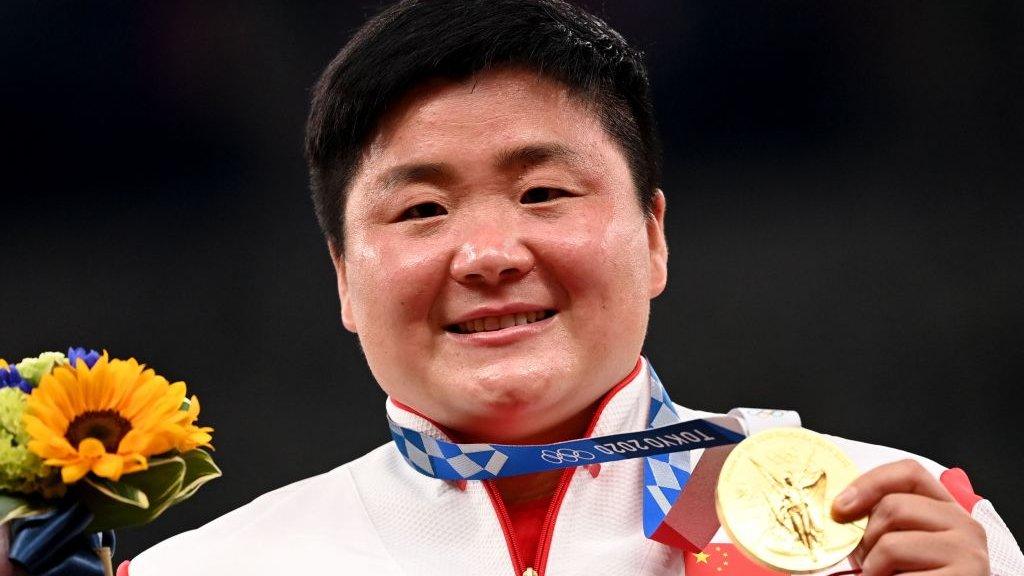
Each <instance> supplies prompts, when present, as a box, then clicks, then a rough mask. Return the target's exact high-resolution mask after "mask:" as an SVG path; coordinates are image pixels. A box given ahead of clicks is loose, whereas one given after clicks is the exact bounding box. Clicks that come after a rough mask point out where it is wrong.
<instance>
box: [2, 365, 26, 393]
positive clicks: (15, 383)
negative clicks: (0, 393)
mask: <svg viewBox="0 0 1024 576" xmlns="http://www.w3.org/2000/svg"><path fill="white" fill-rule="evenodd" d="M0 388H17V389H19V390H21V391H22V392H24V393H25V394H31V393H32V384H31V383H30V382H28V381H27V380H25V379H24V378H22V377H21V374H19V373H18V368H17V367H15V366H8V367H7V368H0Z"/></svg>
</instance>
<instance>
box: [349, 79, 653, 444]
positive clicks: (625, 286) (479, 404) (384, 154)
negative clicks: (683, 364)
mask: <svg viewBox="0 0 1024 576" xmlns="http://www.w3.org/2000/svg"><path fill="white" fill-rule="evenodd" d="M663 222H664V198H663V197H662V195H661V194H660V192H659V194H658V197H657V200H656V202H655V210H654V215H653V216H645V215H644V214H643V211H642V210H641V208H640V206H639V203H638V201H637V199H636V195H635V192H634V188H633V184H632V179H631V177H630V172H629V170H628V167H627V163H626V159H625V157H624V156H623V154H622V152H621V151H620V149H619V147H618V145H617V144H616V143H615V142H614V141H613V140H612V139H611V137H610V136H609V135H608V134H606V133H605V131H604V129H603V128H602V127H601V125H600V122H599V120H598V118H597V117H596V116H595V115H594V114H593V113H592V112H591V111H590V110H589V109H588V108H587V107H586V105H585V104H584V103H583V102H581V101H580V100H579V99H578V98H575V97H573V96H571V95H570V94H569V91H568V89H567V88H566V87H565V86H563V85H562V84H560V83H557V82H554V81H551V80H548V79H544V78H541V77H538V75H537V74H535V73H531V72H524V71H518V70H499V71H490V72H485V73H482V74H480V75H478V76H476V77H474V78H473V79H471V80H467V81H464V82H457V83H452V82H440V81H439V82H435V83H430V84H427V85H425V86H421V87H420V88H419V89H417V90H416V91H414V92H413V93H412V94H410V95H409V96H408V97H406V98H405V99H404V100H403V101H402V102H401V103H400V105H398V106H396V107H395V108H394V109H393V110H392V111H391V112H390V113H389V114H388V115H387V116H385V117H384V118H383V120H382V122H381V125H380V127H379V131H378V132H377V134H376V136H375V137H374V139H373V140H372V142H371V143H370V145H369V146H367V148H366V150H365V152H364V154H363V157H362V159H361V164H360V168H359V170H358V172H357V174H356V175H355V177H354V178H353V180H352V184H351V188H350V191H349V196H348V201H347V204H346V209H345V229H346V236H345V250H344V256H343V257H342V256H340V255H339V254H338V251H337V250H334V251H333V252H334V253H335V266H336V269H337V277H338V291H339V295H340V297H341V311H342V320H343V322H344V324H345V326H346V327H347V328H348V329H349V330H351V331H353V332H356V333H358V335H359V341H360V343H361V345H362V348H363V350H364V352H365V354H366V358H367V361H368V362H369V365H370V369H371V371H372V372H373V374H374V376H375V377H376V379H377V381H378V382H379V383H380V385H381V387H382V388H383V389H384V390H385V391H386V392H387V393H388V394H389V395H391V396H392V397H393V398H395V399H396V400H399V401H401V402H403V403H405V404H408V405H410V406H412V407H414V408H416V409H417V410H419V411H421V412H422V413H424V414H425V415H427V416H429V417H430V418H432V419H433V420H435V421H437V422H439V423H440V424H442V425H445V426H447V427H450V428H452V429H455V430H458V431H460V432H461V433H462V434H463V435H464V436H465V437H467V438H476V439H486V440H489V441H494V442H502V441H504V442H511V441H519V442H523V441H531V440H535V441H541V440H543V439H546V438H555V437H558V436H559V435H560V434H561V433H563V432H567V431H568V432H572V430H566V427H567V426H570V427H571V426H573V425H574V424H573V423H574V422H577V421H578V420H579V419H580V418H583V417H585V415H586V414H587V409H588V407H589V406H591V405H592V404H593V403H594V402H595V401H596V400H597V399H599V398H600V397H601V396H602V395H603V394H604V392H606V391H607V390H608V389H609V388H610V387H611V386H612V385H614V384H615V383H616V382H617V381H619V380H620V379H622V378H623V377H624V376H625V375H627V374H628V373H629V372H630V370H631V369H632V368H633V366H634V364H635V363H636V361H637V357H638V355H639V353H640V349H641V346H642V344H643V340H644V335H645V332H646V329H647V319H648V312H649V308H650V306H649V301H650V299H651V298H653V297H654V296H656V295H658V294H659V293H660V292H661V291H662V290H663V289H664V286H665V278H666V258H667V252H666V248H665V240H664V233H663Z"/></svg>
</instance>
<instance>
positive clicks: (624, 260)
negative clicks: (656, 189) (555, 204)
mask: <svg viewBox="0 0 1024 576" xmlns="http://www.w3.org/2000/svg"><path fill="white" fill-rule="evenodd" d="M563 224H566V223H563ZM536 245H537V250H538V252H542V259H543V260H545V261H547V262H549V263H551V268H552V269H553V270H552V272H553V273H554V274H557V276H558V278H557V282H558V284H560V285H561V286H563V287H564V289H565V291H566V296H567V297H568V298H571V299H575V300H584V299H585V300H593V301H594V304H595V305H599V306H600V309H601V310H609V309H614V308H616V307H617V306H619V305H622V306H628V305H631V304H638V305H640V306H645V305H646V301H647V292H648V286H647V282H646V280H645V279H646V278H647V276H648V275H649V264H650V261H649V258H648V254H647V237H646V231H645V229H644V227H643V225H642V223H639V224H637V223H634V222H633V219H632V218H622V217H617V216H616V215H615V214H610V215H609V214H603V213H600V212H598V213H594V212H593V211H592V212H588V213H586V214H583V215H581V216H580V217H579V218H578V219H577V221H575V222H572V223H571V224H566V225H562V226H559V227H558V229H557V230H552V231H550V233H549V234H546V235H545V238H544V239H543V240H539V241H538V242H537V244H536ZM576 303H579V302H576Z"/></svg>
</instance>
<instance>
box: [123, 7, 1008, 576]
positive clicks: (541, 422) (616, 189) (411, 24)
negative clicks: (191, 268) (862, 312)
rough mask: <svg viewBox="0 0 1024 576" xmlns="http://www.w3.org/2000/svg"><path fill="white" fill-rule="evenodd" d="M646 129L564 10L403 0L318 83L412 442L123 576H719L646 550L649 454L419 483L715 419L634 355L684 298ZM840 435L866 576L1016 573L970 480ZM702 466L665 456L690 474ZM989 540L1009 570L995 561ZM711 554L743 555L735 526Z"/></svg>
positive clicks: (393, 393)
mask: <svg viewBox="0 0 1024 576" xmlns="http://www.w3.org/2000/svg"><path fill="white" fill-rule="evenodd" d="M652 118H653V116H652V111H651V104H650V99H649V95H648V89H647V79H646V71H645V70H644V67H643V64H642V62H641V59H640V56H639V54H638V53H637V52H636V51H634V50H633V49H632V48H630V47H629V46H628V45H626V44H625V42H624V41H623V39H622V38H621V36H619V35H618V34H617V33H615V32H614V31H613V30H611V29H609V28H608V27H607V25H605V24H604V23H603V22H600V21H599V20H597V19H596V18H594V17H592V16H590V15H589V14H586V13H584V12H582V11H581V10H579V9H577V8H574V7H572V6H570V5H568V4H564V3H562V2H559V1H556V0H516V1H512V0H501V1H494V0H489V1H486V2H484V1H456V0H441V1H433V2H402V3H400V4H397V5H395V6H393V7H391V8H389V9H387V10H385V11H384V12H383V13H382V14H380V15H378V16H377V17H375V18H374V19H372V20H371V21H370V22H368V23H367V24H366V25H365V26H364V27H363V28H362V29H361V30H360V31H359V32H358V33H357V34H356V35H355V37H354V38H353V39H352V40H351V41H350V42H349V43H348V44H347V45H346V46H345V48H343V49H342V51H341V52H340V53H339V55H338V57H337V58H336V59H335V60H334V61H333V62H332V63H331V64H330V65H329V66H328V68H327V70H326V71H325V73H324V75H323V76H322V78H321V80H320V82H319V84H318V85H317V87H316V90H315V93H314V98H313V105H312V111H311V114H310V118H309V124H308V137H307V155H308V158H309V161H310V167H311V174H312V181H313V193H314V200H315V203H316V207H317V212H318V216H319V219H320V223H321V226H322V228H323V230H324V234H325V236H326V238H327V242H328V244H329V247H330V251H331V255H332V257H333V260H334V265H335V269H336V273H337V283H338V294H339V298H340V302H341V318H342V322H343V324H344V325H345V327H346V328H347V329H349V330H351V331H353V332H355V333H357V334H358V336H359V339H360V344H361V346H362V348H363V350H364V352H365V354H366V358H367V362H368V363H369V365H370V368H371V370H372V372H373V374H374V377H375V378H376V380H377V382H378V383H379V384H380V386H381V387H382V388H383V389H384V390H385V391H386V392H387V393H388V395H389V401H388V403H387V413H388V416H389V418H390V419H391V421H392V429H393V432H394V433H395V435H396V442H397V443H396V444H394V445H392V444H388V445H385V446H382V447H380V448H378V449H377V450H375V451H373V452H371V453H369V454H367V455H366V456H364V457H363V458H360V459H359V460H356V461H354V462H351V463H349V464H346V465H344V466H342V467H340V468H338V469H336V470H334V471H332V472H329V473H327V474H325V475H322V476H318V477H315V478H310V479H307V480H305V481H302V482H299V483H297V484H294V485H291V486H288V487H285V488H282V489H281V490H278V491H275V492H273V493H271V494H268V495H265V496H263V497H261V498H260V499H257V500H256V501H254V502H253V503H251V504H250V505H248V506H246V507H243V508H241V509H239V510H236V511H235V512H233V513H231V514H228V515H226V516H224V517H222V518H220V519H218V520H216V521H214V522H212V523H211V524H208V525H207V526H204V527H203V528H200V529H198V530H195V531H193V532H189V533H186V534H182V535H180V536H178V537H176V538H173V539H171V540H169V541H167V542H165V543H162V544H160V545H158V546H156V547H155V548H153V549H151V550H149V551H147V552H145V553H143V554H142V555H140V556H139V557H138V558H136V559H135V560H134V561H133V562H132V564H131V566H130V569H129V568H127V567H123V568H122V573H127V572H128V571H129V570H130V573H131V574H132V575H133V576H153V575H163V574H172V573H174V574H177V573H182V572H185V573H190V574H226V573H228V574H230V573H239V574H278V573H370V574H553V575H557V574H591V573H593V574H597V573H600V574H656V575H661V574H666V575H667V574H679V573H681V572H682V571H683V570H684V569H688V570H693V571H697V570H699V569H700V568H701V567H700V566H699V564H702V563H703V564H707V562H708V558H709V557H710V554H711V553H710V552H705V551H704V550H701V551H700V552H699V553H690V552H685V553H684V552H681V551H680V550H678V549H676V548H673V547H671V546H666V545H665V544H662V543H660V542H656V541H654V540H651V539H649V538H647V537H645V534H644V530H643V529H642V520H641V509H642V507H643V506H644V500H645V499H646V498H655V497H653V496H649V495H650V494H653V493H654V492H655V491H654V490H649V489H650V488H652V486H651V485H646V486H645V481H644V470H645V468H644V467H645V466H648V467H650V466H660V465H659V464H654V463H652V462H648V461H645V460H646V459H644V458H638V459H631V460H626V461H623V462H617V463H614V464H608V465H605V466H603V467H602V466H588V467H583V468H568V469H564V470H560V469H553V470H548V471H540V472H536V473H533V474H528V475H520V476H509V477H499V478H497V479H494V480H486V481H479V480H458V479H455V480H444V479H438V478H432V477H429V476H427V475H424V474H423V472H424V471H427V470H428V469H430V470H432V469H433V465H434V463H437V462H438V461H437V460H436V458H437V457H438V455H437V454H435V453H433V452H432V449H431V446H438V445H439V444H438V441H439V440H441V441H444V440H454V441H457V442H459V443H462V444H463V445H464V446H466V448H465V449H466V450H470V449H471V447H472V446H480V445H481V444H489V443H502V444H544V443H553V442H558V441H563V440H567V439H572V438H580V437H584V436H598V435H605V434H612V433H618V432H631V431H635V430H640V429H643V428H645V427H648V426H652V425H655V424H657V419H658V418H660V417H661V416H664V418H665V419H668V420H670V421H684V420H689V419H692V418H699V417H703V416H706V413H703V412H698V411H694V410H690V409H687V408H683V407H681V406H676V405H674V404H672V403H671V402H670V401H668V400H667V399H666V397H665V396H664V395H663V394H662V391H661V388H660V384H658V382H657V379H656V377H655V376H654V375H653V371H652V370H651V367H650V366H649V365H648V363H647V362H646V360H644V359H643V358H641V357H640V351H641V348H642V346H643V342H644V337H645V333H646V329H647V322H648V314H649V309H650V300H651V299H652V298H654V297H655V296H657V295H658V294H659V293H661V291H662V290H663V289H664V287H665V284H666V281H667V249H666V244H665V234H664V215H665V210H666V203H665V196H664V195H663V194H662V192H661V191H660V190H659V189H658V188H657V186H658V181H659V150H658V145H657V139H656V137H655V132H654V127H653V126H654V123H653V119H652ZM652 398H653V399H654V401H652ZM652 407H654V409H652ZM662 408H664V409H665V410H666V412H664V413H662V412H661V409H662ZM659 415H661V416H659ZM410 438H416V439H417V440H415V441H412V440H409V439H410ZM836 441H837V443H839V444H840V446H841V447H842V448H843V449H844V450H845V451H846V452H847V453H848V454H849V455H850V456H851V458H853V459H854V461H855V462H856V463H857V464H858V465H859V466H860V468H861V469H863V470H868V469H870V471H869V472H867V473H866V474H864V475H863V476H862V477H860V478H859V479H858V480H857V481H856V482H855V483H854V485H853V487H852V489H851V490H849V491H847V492H846V493H845V494H844V497H840V498H839V499H838V500H837V503H836V507H835V509H834V510H833V513H834V516H835V517H836V518H837V520H840V521H850V520H853V519H856V518H859V517H862V516H864V515H865V514H867V513H869V512H870V513H871V514H872V520H871V522H870V523H869V526H868V528H867V532H866V535H865V538H864V542H863V544H862V547H861V549H860V550H859V552H858V556H859V559H860V562H862V563H863V570H864V573H865V574H889V573H893V572H921V573H929V574H977V575H982V574H989V573H990V569H991V573H995V574H1010V573H1017V572H1012V570H1014V569H1015V568H1013V566H1014V565H1013V564H1012V562H1016V561H1018V558H1019V556H1020V551H1019V549H1017V548H1016V546H1015V544H1013V538H1012V536H1010V535H1009V533H1008V532H1007V531H1006V530H1005V527H1003V526H1002V525H1001V522H1000V521H999V520H998V517H997V516H995V515H994V512H992V511H991V506H990V505H987V503H984V502H983V503H982V504H980V505H979V504H976V501H977V500H976V499H974V498H972V496H973V493H971V492H970V491H969V489H967V488H964V485H963V484H962V481H961V483H960V484H957V482H956V481H955V480H954V479H953V478H954V476H956V475H955V474H953V475H950V474H947V473H946V471H944V469H943V468H942V467H940V466H938V465H936V464H934V463H932V462H930V461H928V460H925V459H923V458H919V457H916V456H912V455H907V454H905V453H901V452H899V451H896V450H892V449H888V448H882V447H878V446H871V445H867V444H861V443H856V442H852V441H845V440H841V439H836ZM396 446H397V448H398V449H396ZM431 456H432V457H434V459H431V458H430V457H431ZM691 456H692V460H691V459H687V458H676V457H668V456H666V458H665V459H664V460H663V462H664V464H665V465H666V466H668V468H666V469H667V470H669V472H670V473H671V474H675V476H674V478H675V479H676V481H679V482H682V481H685V477H686V475H687V473H688V471H690V470H691V469H692V468H693V467H694V466H695V465H696V463H697V462H699V460H698V459H697V457H698V453H696V452H695V453H693V454H692V455H691ZM455 458H463V460H461V462H462V463H463V464H465V465H466V466H470V467H472V466H476V468H472V472H470V473H467V474H466V476H471V475H472V474H473V473H475V472H476V471H477V468H483V467H485V466H490V464H491V462H490V461H488V462H486V463H481V462H477V461H475V460H472V459H471V458H469V457H468V456H467V455H466V454H460V455H459V456H458V457H455ZM442 459H444V458H442ZM451 465H452V466H453V467H456V466H457V465H456V464H451ZM497 467H498V468H500V463H498V465H497ZM672 478H673V477H670V478H669V479H668V480H667V481H666V482H668V483H671V482H672ZM939 478H942V480H940V479H939ZM676 488H679V486H676ZM950 490H953V491H955V492H957V493H958V494H959V495H960V498H961V500H962V501H963V502H965V503H966V506H972V507H973V516H972V513H971V511H968V510H965V506H963V505H961V504H959V503H958V501H957V499H956V498H955V497H954V495H953V493H952V492H951V491H950ZM666 493H667V492H664V491H663V492H659V494H661V498H663V499H664V498H667V496H665V494H666ZM655 499H657V498H655ZM695 513H696V512H695ZM986 538H988V540H989V541H990V542H992V543H994V544H993V545H997V546H1001V547H1002V548H1000V550H1004V549H1006V550H1010V552H1007V554H1008V555H1007V556H1006V557H1005V558H1003V557H1002V556H1001V557H1000V560H999V561H998V562H997V561H995V560H994V559H993V561H991V562H990V558H989V554H988V544H987V543H986ZM713 543H718V544H720V545H722V546H728V545H729V543H728V538H727V537H726V536H725V535H723V534H722V533H719V534H717V535H716V536H715V537H714V540H713ZM1011 557H1012V558H1011ZM695 558H696V559H695ZM836 569H837V570H839V569H842V568H836ZM749 570H756V568H749ZM749 573H754V572H749Z"/></svg>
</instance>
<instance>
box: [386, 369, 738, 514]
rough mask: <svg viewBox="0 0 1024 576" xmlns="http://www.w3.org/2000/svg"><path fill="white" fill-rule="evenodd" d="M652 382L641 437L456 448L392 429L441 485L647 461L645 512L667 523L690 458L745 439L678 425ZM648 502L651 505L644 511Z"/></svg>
mask: <svg viewBox="0 0 1024 576" xmlns="http://www.w3.org/2000/svg"><path fill="white" fill-rule="evenodd" d="M650 382H651V385H650V387H651V407H650V417H649V422H648V428H647V429H645V430H640V431H637V432H627V433H624V434H611V435H607V436H598V437H592V438H579V439H576V440H567V441H565V442H558V443H555V444H458V443H455V442H448V441H446V440H443V439H440V438H435V437H433V436H430V435H427V434H423V433H420V432H417V431H415V430H412V429H409V428H405V427H402V426H400V425H399V424H398V423H396V422H395V421H394V420H392V419H391V418H390V416H389V417H388V425H389V427H390V428H391V435H392V438H394V441H395V446H396V447H397V448H398V451H399V452H400V453H401V454H402V457H403V458H405V460H406V462H408V463H409V465H410V466H412V467H413V469H415V470H416V471H417V472H420V473H421V474H424V475H426V476H430V477H432V478H439V479H442V480H489V479H492V478H498V477H502V476H516V475H519V474H532V473H535V472H544V471H547V470H555V469H559V468H571V467H575V466H585V465H588V464H600V463H603V462H614V461H617V460H628V459H631V458H640V457H647V463H646V465H645V467H644V475H645V483H646V484H647V489H646V492H645V509H647V508H650V509H651V510H652V514H655V512H653V511H657V513H659V514H661V516H662V517H664V513H665V510H667V509H668V508H669V507H671V505H672V502H674V501H675V499H676V497H677V496H678V494H679V492H680V491H681V490H682V487H683V485H684V484H685V483H686V480H687V479H688V478H689V472H688V471H689V467H690V466H689V462H690V461H689V456H688V455H687V452H688V451H690V450H696V449H699V448H709V447H712V446H721V445H725V444H735V443H736V442H739V441H740V440H742V439H743V435H742V434H738V433H736V432H733V431H732V430H729V429H728V428H725V427H723V426H720V425H719V424H716V423H714V422H711V421H710V420H704V419H696V420H689V421H686V422H682V421H680V419H679V417H678V415H677V414H676V412H675V408H674V407H673V404H672V401H671V400H670V399H669V397H668V393H666V392H665V388H664V386H662V384H661V381H660V380H659V379H658V377H657V375H656V374H655V373H654V371H653V370H650ZM647 500H649V501H650V505H646V502H647ZM646 515H647V514H646V513H645V517H646ZM653 517H654V516H652V518H653ZM652 522H653V520H652ZM646 523H647V522H646V520H645V525H646Z"/></svg>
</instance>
